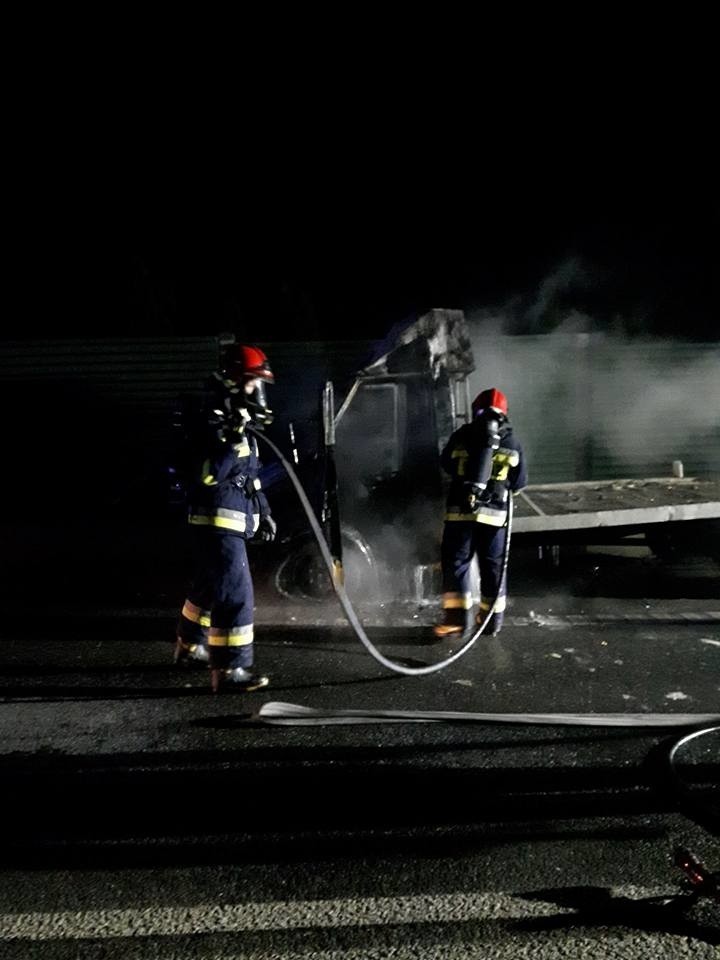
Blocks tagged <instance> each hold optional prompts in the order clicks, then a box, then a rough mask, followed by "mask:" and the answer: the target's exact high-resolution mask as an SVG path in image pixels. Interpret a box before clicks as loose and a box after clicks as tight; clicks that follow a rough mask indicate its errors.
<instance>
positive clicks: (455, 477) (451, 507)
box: [440, 419, 527, 527]
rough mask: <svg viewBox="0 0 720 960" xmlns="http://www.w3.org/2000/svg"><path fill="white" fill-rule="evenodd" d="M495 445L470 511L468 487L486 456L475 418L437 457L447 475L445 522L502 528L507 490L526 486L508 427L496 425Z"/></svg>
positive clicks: (517, 446) (516, 443)
mask: <svg viewBox="0 0 720 960" xmlns="http://www.w3.org/2000/svg"><path fill="white" fill-rule="evenodd" d="M498 433H499V446H498V447H497V449H494V450H493V451H492V465H491V469H490V479H489V480H488V482H487V486H486V488H485V490H484V492H482V494H481V495H480V497H479V502H478V503H477V505H476V506H475V507H474V509H471V508H470V506H469V504H468V487H469V485H470V484H473V483H476V482H477V480H478V477H477V476H476V474H477V472H478V470H479V465H480V464H481V463H482V462H483V459H484V457H485V456H486V455H487V453H488V447H487V433H486V431H485V430H484V428H483V426H482V424H480V422H479V419H476V420H474V421H473V422H472V423H467V424H464V425H463V426H462V427H460V429H459V430H456V431H455V433H453V435H452V436H451V437H450V439H449V440H448V442H447V444H446V445H445V448H444V449H443V452H442V454H441V456H440V462H441V464H442V466H443V469H444V470H445V471H446V472H447V473H448V474H449V475H450V477H451V482H450V489H449V490H448V497H447V512H446V514H445V520H446V521H455V520H457V521H466V522H467V521H470V522H473V523H485V524H489V525H490V526H494V527H502V526H503V525H504V524H505V521H506V519H507V505H508V496H509V494H508V491H513V492H515V491H516V490H521V489H522V488H523V487H524V486H526V484H527V471H526V468H525V461H524V457H523V451H522V447H521V445H520V443H519V441H518V440H516V439H515V437H514V436H513V432H512V427H511V426H510V424H509V423H508V422H507V421H505V422H504V423H503V424H501V425H500V427H499V430H498Z"/></svg>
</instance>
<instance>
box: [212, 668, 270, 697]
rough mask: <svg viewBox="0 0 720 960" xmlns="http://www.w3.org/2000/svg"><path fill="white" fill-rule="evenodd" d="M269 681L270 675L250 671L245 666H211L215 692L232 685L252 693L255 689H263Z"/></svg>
mask: <svg viewBox="0 0 720 960" xmlns="http://www.w3.org/2000/svg"><path fill="white" fill-rule="evenodd" d="M269 683H270V678H269V677H264V676H262V675H261V674H258V673H250V671H249V670H246V669H245V668H244V667H232V668H230V669H227V668H226V669H222V668H220V669H218V668H217V667H211V668H210V686H211V687H212V692H213V693H219V691H220V688H221V687H231V688H232V689H233V690H238V691H240V692H242V693H252V692H253V690H262V688H263V687H266V686H267V685H268V684H269Z"/></svg>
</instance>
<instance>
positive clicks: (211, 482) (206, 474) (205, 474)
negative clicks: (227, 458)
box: [200, 460, 217, 487]
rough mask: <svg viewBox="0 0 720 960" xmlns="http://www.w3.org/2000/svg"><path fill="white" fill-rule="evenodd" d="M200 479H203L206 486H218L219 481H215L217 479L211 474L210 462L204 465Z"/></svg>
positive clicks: (207, 461)
mask: <svg viewBox="0 0 720 960" xmlns="http://www.w3.org/2000/svg"><path fill="white" fill-rule="evenodd" d="M200 477H201V478H202V482H203V483H204V484H206V485H207V486H208V487H214V486H216V485H217V481H216V480H215V477H214V476H213V475H212V473H210V461H209V460H206V461H205V463H203V465H202V471H201V473H200Z"/></svg>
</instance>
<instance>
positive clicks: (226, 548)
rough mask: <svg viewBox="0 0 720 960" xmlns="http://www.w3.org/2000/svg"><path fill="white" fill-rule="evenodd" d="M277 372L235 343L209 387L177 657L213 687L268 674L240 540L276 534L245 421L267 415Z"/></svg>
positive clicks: (245, 685) (259, 681)
mask: <svg viewBox="0 0 720 960" xmlns="http://www.w3.org/2000/svg"><path fill="white" fill-rule="evenodd" d="M273 382H274V377H273V373H272V370H271V369H270V364H269V363H268V359H267V357H266V356H265V354H264V353H263V351H262V350H260V349H258V348H257V347H251V346H244V345H233V346H231V347H229V348H227V350H226V351H225V354H224V357H223V362H222V366H221V369H220V370H218V371H217V372H216V373H214V374H213V375H212V377H211V379H210V383H209V385H208V402H207V403H206V406H205V408H204V416H203V418H202V419H203V422H202V433H203V436H201V437H198V438H196V445H197V448H198V449H197V451H196V452H197V463H196V469H195V471H194V473H195V476H194V482H193V486H192V489H191V491H190V496H189V514H188V519H189V522H190V525H191V528H192V535H193V536H194V550H193V554H194V562H195V572H194V576H193V579H192V581H191V586H190V588H189V592H188V595H187V599H186V600H185V603H184V605H183V608H182V611H181V613H180V618H179V622H178V631H177V642H176V647H175V662H176V663H199V664H207V665H208V666H209V667H210V682H211V686H212V689H213V691H214V692H217V691H218V689H219V688H220V686H221V685H223V684H233V685H234V686H235V687H236V688H237V689H244V690H246V691H250V690H258V689H260V688H261V687H265V686H267V684H268V682H269V681H268V678H267V677H265V676H262V675H260V674H257V673H254V672H253V671H252V670H251V668H252V665H253V657H254V654H253V606H254V598H253V583H252V577H251V574H250V568H249V566H248V556H247V550H246V545H245V541H246V540H249V539H251V538H253V537H254V538H256V539H260V540H264V541H271V540H274V539H275V533H276V525H275V521H274V520H273V518H272V516H271V513H270V508H269V506H268V502H267V498H266V497H265V494H264V493H263V492H262V489H261V485H260V480H259V477H258V473H259V470H260V461H259V459H258V445H257V439H256V438H255V437H253V436H252V435H251V434H250V433H248V431H247V429H246V427H247V425H248V424H255V425H257V426H263V425H265V424H267V423H269V422H270V421H271V419H272V413H271V411H270V409H269V407H268V405H267V400H266V395H265V384H266V383H273Z"/></svg>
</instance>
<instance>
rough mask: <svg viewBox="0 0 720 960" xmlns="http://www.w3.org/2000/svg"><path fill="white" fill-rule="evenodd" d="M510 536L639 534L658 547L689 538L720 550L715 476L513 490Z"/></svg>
mask: <svg viewBox="0 0 720 960" xmlns="http://www.w3.org/2000/svg"><path fill="white" fill-rule="evenodd" d="M512 530H513V536H519V537H521V538H524V539H530V540H533V541H536V542H538V543H541V544H547V545H550V544H554V543H563V542H571V541H582V542H585V543H592V542H596V543H607V542H617V541H620V540H622V539H623V538H625V537H628V536H637V535H638V534H644V535H645V538H646V541H647V543H648V545H649V546H650V547H651V548H652V549H653V550H656V551H657V552H662V551H663V550H664V549H668V548H669V547H670V546H671V545H672V544H673V543H675V544H677V543H679V542H680V541H682V542H683V543H684V544H685V545H688V544H690V543H691V542H692V541H693V540H695V541H696V545H697V546H698V547H699V548H701V549H702V550H703V551H705V552H710V553H711V554H712V555H718V554H720V479H714V478H710V479H706V478H695V477H684V478H678V477H658V478H651V479H625V480H598V481H595V480H590V481H582V482H576V483H553V484H537V485H535V486H528V487H526V488H525V489H524V490H521V491H520V492H519V493H517V494H516V495H515V501H514V517H513V527H512Z"/></svg>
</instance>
